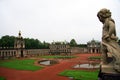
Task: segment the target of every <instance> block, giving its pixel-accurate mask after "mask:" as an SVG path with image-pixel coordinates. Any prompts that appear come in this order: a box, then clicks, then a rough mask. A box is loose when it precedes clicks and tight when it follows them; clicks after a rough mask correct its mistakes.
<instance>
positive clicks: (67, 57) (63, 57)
mask: <svg viewBox="0 0 120 80" xmlns="http://www.w3.org/2000/svg"><path fill="white" fill-rule="evenodd" d="M75 57H76V56H42V58H47V59H49V58H57V59H70V58H75Z"/></svg>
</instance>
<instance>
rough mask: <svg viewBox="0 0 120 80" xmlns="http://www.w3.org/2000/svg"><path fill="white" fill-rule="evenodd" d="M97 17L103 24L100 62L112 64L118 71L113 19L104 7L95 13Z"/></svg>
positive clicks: (119, 53)
mask: <svg viewBox="0 0 120 80" xmlns="http://www.w3.org/2000/svg"><path fill="white" fill-rule="evenodd" d="M97 17H98V19H99V20H100V22H102V24H103V31H102V43H101V44H102V62H103V63H102V64H105V65H109V66H112V68H113V69H114V70H115V71H117V72H119V73H120V46H119V45H118V43H117V40H118V38H117V36H116V29H115V21H114V20H113V19H112V18H111V12H110V10H108V9H105V8H103V9H101V10H100V11H99V12H98V13H97ZM109 55H111V57H109Z"/></svg>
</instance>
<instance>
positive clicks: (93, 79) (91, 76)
mask: <svg viewBox="0 0 120 80" xmlns="http://www.w3.org/2000/svg"><path fill="white" fill-rule="evenodd" d="M59 75H61V76H67V77H73V78H74V79H75V80H98V77H97V76H98V71H92V72H91V71H83V70H65V71H63V72H61V73H60V74H59Z"/></svg>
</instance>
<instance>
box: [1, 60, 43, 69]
mask: <svg viewBox="0 0 120 80" xmlns="http://www.w3.org/2000/svg"><path fill="white" fill-rule="evenodd" d="M34 62H35V60H33V59H25V60H10V61H1V62H0V66H1V67H6V68H12V69H16V70H29V71H36V70H40V69H42V68H43V67H41V66H36V65H34Z"/></svg>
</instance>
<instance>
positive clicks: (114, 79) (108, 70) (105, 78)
mask: <svg viewBox="0 0 120 80" xmlns="http://www.w3.org/2000/svg"><path fill="white" fill-rule="evenodd" d="M99 77H100V79H101V80H120V73H118V72H117V71H115V70H114V69H113V66H112V65H105V64H102V65H101V67H100V72H99Z"/></svg>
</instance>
